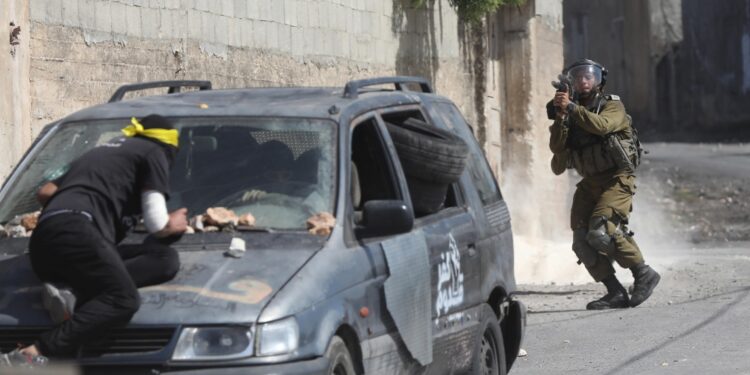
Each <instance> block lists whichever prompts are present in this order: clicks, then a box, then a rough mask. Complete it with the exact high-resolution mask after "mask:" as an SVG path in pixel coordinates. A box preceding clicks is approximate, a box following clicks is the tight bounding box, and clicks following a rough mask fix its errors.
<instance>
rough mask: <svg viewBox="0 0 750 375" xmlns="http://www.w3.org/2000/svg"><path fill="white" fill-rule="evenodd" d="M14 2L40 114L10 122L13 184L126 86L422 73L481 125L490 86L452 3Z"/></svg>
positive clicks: (6, 160) (316, 82) (27, 113)
mask: <svg viewBox="0 0 750 375" xmlns="http://www.w3.org/2000/svg"><path fill="white" fill-rule="evenodd" d="M6 3H11V4H14V6H15V8H16V9H22V10H23V9H27V13H28V20H27V24H26V25H22V27H24V34H23V35H22V36H23V38H24V40H25V42H26V45H25V46H23V47H22V48H21V49H23V50H24V51H23V53H25V56H24V57H23V58H24V59H26V60H27V62H26V63H27V65H28V66H29V71H28V74H27V75H26V78H27V79H28V90H27V92H26V93H25V96H26V97H27V99H26V100H28V101H29V103H30V107H29V108H26V109H18V110H17V112H18V113H19V116H20V117H22V118H24V121H19V122H13V123H10V122H3V123H2V125H0V126H1V127H2V131H9V130H8V129H20V128H24V130H23V131H22V133H24V134H26V135H25V136H24V137H23V138H22V139H21V140H20V144H19V145H18V147H17V149H14V150H10V151H9V152H7V153H6V154H3V155H0V175H2V176H3V177H5V176H7V174H8V173H9V172H10V168H11V166H12V165H13V164H14V163H15V162H16V160H17V159H18V158H19V157H20V156H21V153H22V151H23V150H24V149H25V148H26V147H27V146H28V145H29V144H30V142H31V140H32V138H33V136H35V135H36V134H38V132H39V131H40V130H41V128H42V127H43V126H44V125H45V124H47V123H49V122H51V121H53V120H56V119H58V118H60V117H63V116H65V115H67V114H69V113H71V112H74V111H76V110H78V109H81V108H84V107H86V106H89V105H93V104H98V103H102V102H104V101H106V100H107V99H108V98H109V96H110V95H111V94H112V93H113V91H114V90H115V89H116V88H117V87H118V86H119V85H121V84H125V83H132V82H138V81H149V80H165V79H208V80H211V81H212V82H213V84H214V87H216V88H230V87H248V86H287V85H305V86H320V85H325V86H337V85H344V83H346V81H347V80H349V79H354V78H363V77H370V76H377V75H392V74H416V75H422V76H425V77H427V78H429V79H432V80H433V82H434V83H435V86H436V89H437V91H438V92H439V93H440V94H443V95H446V96H448V97H450V98H452V99H454V100H455V101H457V102H458V103H459V105H460V107H461V109H462V110H463V112H464V113H465V114H466V115H467V117H469V119H470V120H473V119H474V118H475V115H474V113H473V109H474V108H475V106H474V103H473V100H474V99H473V98H474V97H473V93H474V91H475V90H474V89H473V86H474V85H475V84H484V82H479V83H476V82H474V79H473V75H472V73H471V69H470V68H471V59H472V56H471V48H470V47H469V46H470V44H469V42H468V41H466V40H465V39H466V37H465V36H464V35H465V33H464V31H463V29H464V26H463V25H462V24H461V23H460V22H459V20H458V18H457V16H456V14H455V12H454V10H453V9H452V8H451V7H450V6H449V4H448V1H447V0H435V1H432V2H428V7H427V8H420V9H412V8H410V7H408V6H407V5H408V4H409V3H410V2H409V1H408V0H394V1H382V0H316V1H309V0H273V1H271V0H111V1H105V0H55V1H47V0H4V1H3V4H4V6H5V5H6ZM404 4H407V5H404ZM6 24H7V23H6ZM6 40H7V39H6ZM0 60H3V61H4V60H5V58H2V59H0ZM17 60H18V59H17ZM21 78H24V77H21ZM3 84H4V85H5V83H3ZM4 96H5V95H4Z"/></svg>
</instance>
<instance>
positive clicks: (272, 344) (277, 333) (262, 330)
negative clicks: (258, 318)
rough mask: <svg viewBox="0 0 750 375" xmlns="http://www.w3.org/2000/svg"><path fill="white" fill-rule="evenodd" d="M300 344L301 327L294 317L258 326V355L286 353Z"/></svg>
mask: <svg viewBox="0 0 750 375" xmlns="http://www.w3.org/2000/svg"><path fill="white" fill-rule="evenodd" d="M298 345H299V327H298V326H297V321H296V320H295V319H294V317H289V318H286V319H281V320H277V321H275V322H271V323H266V324H261V325H260V326H258V355H274V354H285V353H289V352H292V351H294V350H296V349H297V346H298Z"/></svg>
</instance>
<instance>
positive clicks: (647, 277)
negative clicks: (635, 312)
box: [630, 263, 661, 307]
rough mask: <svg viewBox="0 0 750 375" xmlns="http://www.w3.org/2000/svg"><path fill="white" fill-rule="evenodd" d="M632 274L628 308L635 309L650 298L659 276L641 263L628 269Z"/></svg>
mask: <svg viewBox="0 0 750 375" xmlns="http://www.w3.org/2000/svg"><path fill="white" fill-rule="evenodd" d="M630 271H631V272H633V279H634V281H633V294H632V295H631V296H630V306H631V307H636V306H638V305H640V304H642V303H643V302H644V301H646V300H647V299H648V297H651V293H652V292H653V291H654V288H656V285H657V284H659V280H661V276H659V274H658V273H657V272H656V271H654V269H653V268H651V267H649V266H648V265H646V263H641V264H639V265H637V266H633V267H630Z"/></svg>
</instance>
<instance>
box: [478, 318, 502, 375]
mask: <svg viewBox="0 0 750 375" xmlns="http://www.w3.org/2000/svg"><path fill="white" fill-rule="evenodd" d="M485 311H489V313H487V312H486V313H485V314H484V315H485V317H484V319H483V320H482V324H481V325H480V327H481V329H480V331H479V332H480V334H479V335H478V336H477V338H476V341H475V343H474V353H473V355H474V357H473V358H472V363H471V371H470V373H471V374H475V375H506V374H507V364H506V361H505V345H504V342H503V334H502V331H501V330H500V323H499V322H498V321H497V317H495V314H494V313H493V312H492V310H491V309H489V308H488V309H485Z"/></svg>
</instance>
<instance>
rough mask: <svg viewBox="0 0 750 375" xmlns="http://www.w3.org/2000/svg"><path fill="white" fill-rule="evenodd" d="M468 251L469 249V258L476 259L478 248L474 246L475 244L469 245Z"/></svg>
mask: <svg viewBox="0 0 750 375" xmlns="http://www.w3.org/2000/svg"><path fill="white" fill-rule="evenodd" d="M468 249H469V251H468V253H469V257H474V256H476V255H477V248H476V247H475V246H474V244H473V243H470V244H469V246H468Z"/></svg>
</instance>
